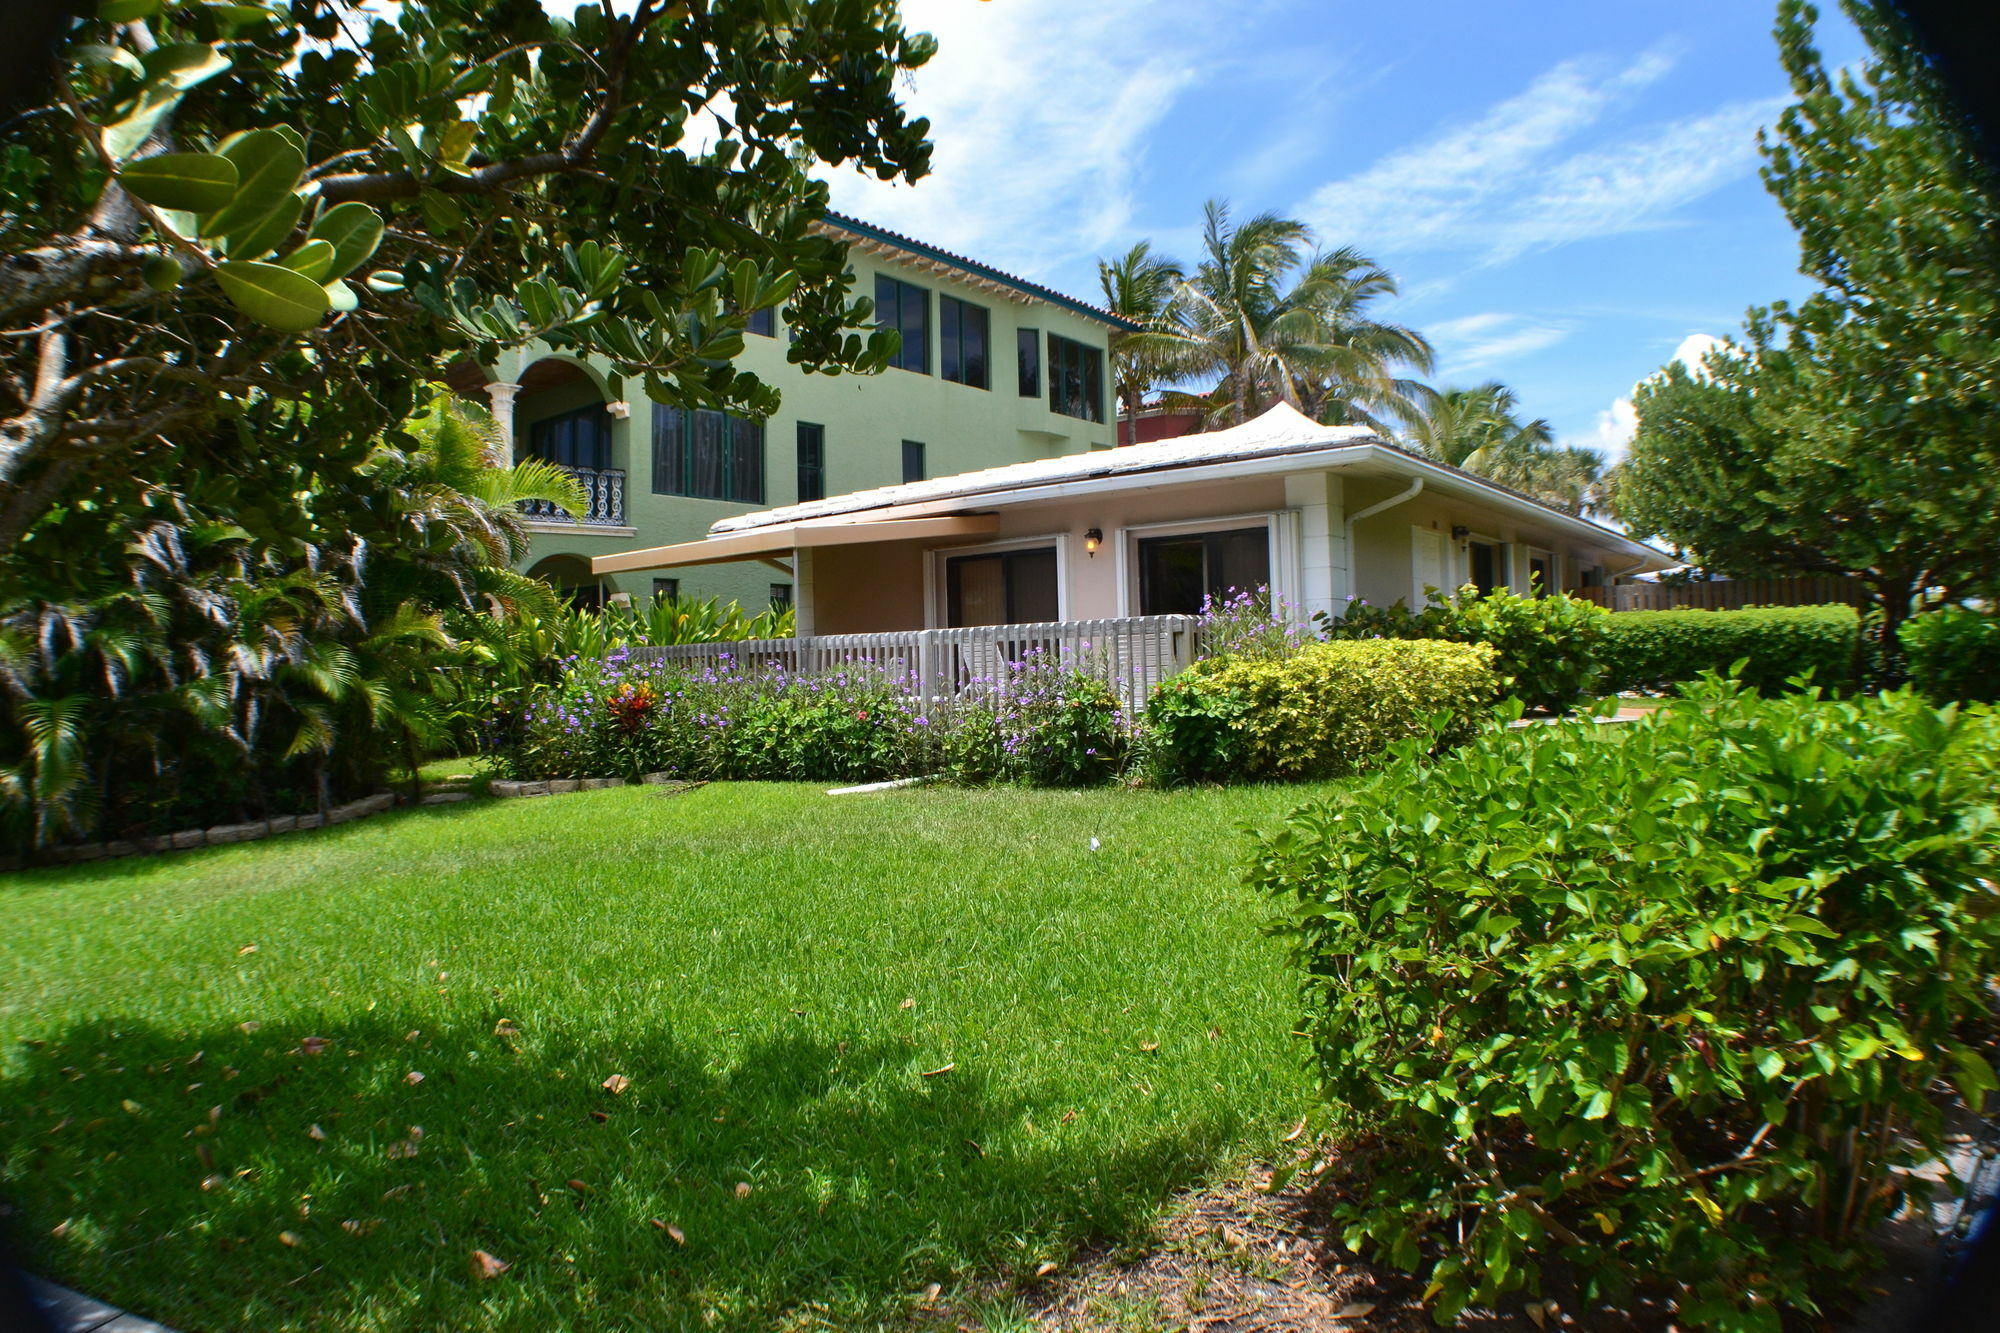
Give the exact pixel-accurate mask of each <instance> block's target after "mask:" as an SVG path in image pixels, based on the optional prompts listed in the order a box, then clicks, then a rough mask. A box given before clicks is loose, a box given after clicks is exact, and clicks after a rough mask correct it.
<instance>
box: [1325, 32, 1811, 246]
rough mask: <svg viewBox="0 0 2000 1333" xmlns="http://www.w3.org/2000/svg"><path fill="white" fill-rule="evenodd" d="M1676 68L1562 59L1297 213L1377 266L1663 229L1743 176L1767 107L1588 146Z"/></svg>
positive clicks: (1770, 106)
mask: <svg viewBox="0 0 2000 1333" xmlns="http://www.w3.org/2000/svg"><path fill="white" fill-rule="evenodd" d="M1672 66H1673V59H1672V57H1671V56H1669V55H1668V54H1667V53H1666V52H1664V51H1662V50H1658V49H1656V50H1653V51H1649V52H1647V53H1645V54H1643V55H1641V56H1640V57H1638V58H1637V59H1636V60H1634V61H1632V62H1631V63H1629V64H1627V65H1625V66H1623V67H1619V68H1608V67H1606V66H1605V65H1604V64H1603V63H1602V62H1596V61H1587V60H1570V61H1565V62H1564V63H1562V64H1560V65H1557V66H1556V67H1555V68H1554V69H1551V70H1550V71H1548V72H1547V73H1546V74H1543V75H1542V76H1541V77H1540V78H1538V79H1536V80H1535V81H1534V83H1532V84H1531V85H1530V86H1529V87H1528V88H1527V89H1525V90H1524V91H1523V92H1521V93H1519V94H1517V95H1516V96H1514V97H1511V98H1508V99H1507V100H1505V101H1503V102H1501V103H1499V104H1498V105H1496V106H1494V107H1493V108H1492V109H1491V110H1489V111H1488V112H1487V113H1486V114H1485V115H1483V116H1481V117H1479V118H1478V119H1477V120H1474V121H1471V122H1469V123H1466V124H1461V125H1458V126H1454V127H1452V128H1449V129H1446V130H1445V131H1443V132H1441V133H1439V134H1437V135H1435V136H1433V137H1432V138H1430V139H1429V140H1426V141H1425V142H1422V143H1420V144H1417V145H1416V146H1414V147H1411V148H1407V149H1403V150H1400V151H1398V152H1394V153H1391V154H1390V155H1389V156H1387V157H1384V158H1382V159H1381V160H1380V161H1378V162H1376V163H1375V164H1374V165H1373V166H1370V167H1368V168H1367V169H1365V170H1364V171H1362V172H1360V173H1359V174H1357V175H1354V176H1350V177H1348V178H1346V179H1345V180H1340V181H1335V182H1332V183H1330V184H1328V185H1324V186H1321V187H1320V188H1319V189H1318V190H1317V191H1315V192H1314V193H1313V194H1312V196H1311V197H1310V198H1309V199H1308V200H1307V201H1306V202H1305V203H1304V204H1303V205H1301V211H1302V213H1303V214H1304V215H1305V216H1306V217H1307V219H1308V220H1309V221H1311V222H1312V223H1313V224H1314V225H1315V226H1316V227H1318V228H1319V230H1320V232H1321V234H1322V235H1324V236H1326V237H1327V238H1329V239H1330V240H1336V241H1340V242H1352V243H1355V244H1358V245H1361V246H1362V247H1363V248H1365V249H1369V250H1370V251H1371V252H1378V253H1382V254H1395V253H1409V252H1415V251H1455V252H1462V253H1468V254H1471V255H1473V256H1474V257H1475V258H1476V259H1478V260H1479V261H1481V262H1484V263H1504V262H1506V261H1507V260H1510V259H1514V258H1518V257H1519V256H1521V255H1523V254H1527V253H1529V252H1531V251H1534V250H1539V249H1543V248H1546V247H1548V246H1553V245H1561V244H1564V243H1566V242H1570V241H1576V240H1582V239H1585V238H1587V237H1593V236H1610V235H1617V234H1620V233H1624V232H1631V231H1637V230H1643V229H1646V228H1650V227H1657V226H1662V225H1668V223H1669V222H1670V220H1671V214H1672V213H1673V211H1674V210H1676V209H1678V208H1680V207H1682V206H1683V205H1685V204H1687V203H1690V202H1692V201H1693V200H1695V199H1698V198H1700V197H1701V196H1703V195H1705V194H1707V193H1709V192H1710V191H1712V190H1714V189H1716V188H1717V187H1718V186H1720V185H1722V184H1724V183H1725V182H1727V181H1730V180H1733V179H1736V178H1737V177H1740V176H1742V175H1744V174H1746V173H1747V172H1749V171H1750V170H1751V169H1752V168H1753V167H1754V165H1755V162H1756V143H1755V131H1756V129H1757V127H1758V126H1759V125H1762V124H1764V123H1766V122H1767V121H1768V120H1770V119H1771V117H1772V116H1773V115H1774V114H1775V111H1776V109H1777V107H1778V106H1779V103H1778V102H1777V101H1775V100H1769V101H1753V102H1738V103H1733V104H1731V105H1729V106H1725V107H1722V108H1720V109H1719V110H1716V111H1713V112H1710V113H1708V114H1706V115H1701V116H1695V117H1690V118H1687V119H1684V120H1678V121H1674V122H1671V123H1669V124H1667V125H1665V126H1657V125H1656V126H1651V127H1648V128H1647V129H1645V130H1644V131H1641V132H1638V133H1633V134H1628V135H1626V136H1624V137H1623V138H1622V139H1620V140H1619V141H1617V142H1614V143H1611V144H1609V145H1605V146H1593V145H1589V144H1586V143H1585V142H1584V141H1585V139H1586V138H1587V137H1592V135H1591V132H1592V131H1594V130H1596V129H1597V127H1599V126H1600V124H1601V123H1602V122H1604V121H1605V119H1606V118H1607V117H1609V116H1611V115H1613V114H1614V113H1616V112H1618V111H1620V110H1621V109H1622V108H1624V107H1625V106H1626V104H1627V103H1629V102H1630V101H1631V100H1632V98H1633V97H1634V96H1635V95H1636V94H1638V93H1639V92H1640V91H1641V90H1643V89H1645V88H1647V87H1648V86H1650V85H1652V84H1653V83H1656V82H1657V81H1658V80H1659V79H1660V78H1662V77H1663V76H1664V75H1665V74H1666V73H1667V72H1668V71H1669V70H1670V69H1671V68H1672Z"/></svg>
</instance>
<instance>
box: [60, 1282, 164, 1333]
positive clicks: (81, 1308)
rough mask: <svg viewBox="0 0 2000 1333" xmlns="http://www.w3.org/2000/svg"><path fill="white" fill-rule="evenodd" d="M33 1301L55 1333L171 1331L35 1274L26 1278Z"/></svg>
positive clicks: (148, 1332) (157, 1332) (143, 1332)
mask: <svg viewBox="0 0 2000 1333" xmlns="http://www.w3.org/2000/svg"><path fill="white" fill-rule="evenodd" d="M28 1290H29V1291H31V1292H33V1293H34V1296H35V1302H36V1304H38V1305H40V1306H41V1307H42V1313H43V1314H45V1315H47V1316H48V1319H49V1322H50V1323H51V1324H54V1325H55V1327H56V1333H174V1331H173V1330H172V1329H170V1328H168V1327H167V1326H166V1325H165V1324H156V1323H154V1322H153V1321H152V1320H150V1319H141V1318H140V1317H139V1316H138V1315H135V1314H128V1313H126V1312H125V1311H123V1310H121V1309H119V1308H118V1307H117V1306H115V1305H106V1304H105V1303H104V1302H103V1301H99V1300H93V1299H91V1298H90V1297H88V1296H85V1295H83V1294H82V1293H81V1292H75V1291H71V1290H70V1289H69V1288H68V1287H58V1286H57V1285H56V1284H55V1283H53V1282H44V1281H42V1280H41V1279H40V1278H38V1277H31V1278H29V1279H28Z"/></svg>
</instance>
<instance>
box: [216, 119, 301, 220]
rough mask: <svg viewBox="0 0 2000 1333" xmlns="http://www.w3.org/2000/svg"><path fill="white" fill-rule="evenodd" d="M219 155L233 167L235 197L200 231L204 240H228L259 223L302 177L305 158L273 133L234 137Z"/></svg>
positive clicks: (275, 207)
mask: <svg viewBox="0 0 2000 1333" xmlns="http://www.w3.org/2000/svg"><path fill="white" fill-rule="evenodd" d="M219 151H220V152H221V154H222V155H223V156H224V157H226V158H228V159H229V160H230V161H231V162H233V163H235V165H236V176H237V186H236V197H235V198H234V199H232V200H231V201H230V203H229V206H228V207H227V208H225V209H223V210H222V211H221V212H220V213H218V214H216V215H215V217H213V218H211V219H210V220H209V221H208V223H207V225H205V226H204V227H203V228H202V234H203V235H206V236H230V235H233V234H235V233H238V232H241V231H243V230H244V229H245V228H248V227H251V226H253V225H255V224H257V223H259V222H262V221H263V219H264V218H265V217H267V216H268V215H269V214H270V213H271V212H272V211H273V210H274V209H277V208H280V207H282V206H283V205H284V202H285V200H286V199H287V198H289V197H291V195H292V191H293V190H294V189H296V188H297V187H298V183H299V180H300V178H302V177H303V176H304V175H305V174H306V156H305V154H304V153H302V152H300V151H299V149H298V147H297V145H295V144H294V143H293V142H292V141H291V140H290V139H288V138H287V137H286V136H284V135H283V134H280V133H279V132H278V131H277V130H252V131H250V132H249V133H248V134H241V135H237V136H235V137H234V138H231V139H230V140H228V141H227V142H225V143H224V144H223V145H222V147H221V149H220V150H219ZM289 229H290V228H289V227H287V230H289ZM273 244H275V242H273Z"/></svg>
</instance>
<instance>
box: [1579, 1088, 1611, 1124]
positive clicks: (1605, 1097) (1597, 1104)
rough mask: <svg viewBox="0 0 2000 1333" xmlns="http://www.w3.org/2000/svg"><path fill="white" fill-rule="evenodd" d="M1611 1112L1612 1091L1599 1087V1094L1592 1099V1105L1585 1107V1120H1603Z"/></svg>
mask: <svg viewBox="0 0 2000 1333" xmlns="http://www.w3.org/2000/svg"><path fill="white" fill-rule="evenodd" d="M1610 1114H1611V1093H1610V1092H1609V1091H1607V1090H1606V1089H1603V1088H1599V1089H1598V1090H1597V1095H1596V1096H1594V1097H1592V1098H1591V1099H1590V1105H1588V1106H1586V1107H1584V1108H1583V1118H1584V1119H1585V1120H1602V1119H1604V1117H1605V1116H1607V1115H1610Z"/></svg>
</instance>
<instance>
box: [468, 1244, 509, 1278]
mask: <svg viewBox="0 0 2000 1333" xmlns="http://www.w3.org/2000/svg"><path fill="white" fill-rule="evenodd" d="M469 1266H470V1268H471V1269H472V1276H473V1277H475V1278H477V1279H479V1280H480V1281H481V1282H485V1281H488V1280H489V1279H492V1278H496V1277H499V1276H500V1275H501V1274H502V1273H504V1272H506V1271H507V1269H508V1268H509V1267H511V1265H509V1264H508V1263H507V1262H506V1261H505V1260H502V1259H496V1258H494V1257H493V1256H492V1255H490V1254H488V1253H487V1252H486V1251H484V1250H474V1251H473V1252H472V1261H471V1264H470V1265H469Z"/></svg>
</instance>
